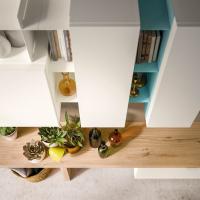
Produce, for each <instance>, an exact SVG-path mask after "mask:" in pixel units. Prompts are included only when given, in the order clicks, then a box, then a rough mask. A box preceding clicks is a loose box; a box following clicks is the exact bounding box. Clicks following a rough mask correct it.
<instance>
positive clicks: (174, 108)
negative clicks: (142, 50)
mask: <svg viewBox="0 0 200 200" xmlns="http://www.w3.org/2000/svg"><path fill="white" fill-rule="evenodd" d="M199 36H200V27H178V28H177V30H176V33H175V37H174V41H173V44H172V47H171V49H170V52H169V54H168V53H167V55H165V58H164V60H165V59H166V63H165V65H166V66H165V69H164V71H163V73H162V74H161V75H160V77H158V80H161V81H158V83H157V85H159V86H158V87H156V91H155V96H154V97H153V101H152V103H151V104H152V105H150V109H149V111H148V114H147V125H148V126H149V127H190V126H191V124H192V122H193V120H194V119H195V117H196V116H197V114H198V112H199V110H200V89H199V86H200V78H199V75H200V64H199V63H200V62H199V58H200V39H199ZM161 76H162V77H161Z"/></svg>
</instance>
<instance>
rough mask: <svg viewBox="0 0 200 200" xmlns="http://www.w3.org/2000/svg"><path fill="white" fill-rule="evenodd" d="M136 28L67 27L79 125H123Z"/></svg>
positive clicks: (135, 44)
mask: <svg viewBox="0 0 200 200" xmlns="http://www.w3.org/2000/svg"><path fill="white" fill-rule="evenodd" d="M139 29H140V27H139V26H135V27H72V28H71V37H72V49H73V57H74V62H75V76H76V82H77V95H78V102H79V112H80V118H81V124H82V126H83V127H123V126H124V125H125V120H126V114H127V107H128V101H129V93H130V87H131V80H132V75H133V66H134V62H135V55H136V49H137V43H138V36H139Z"/></svg>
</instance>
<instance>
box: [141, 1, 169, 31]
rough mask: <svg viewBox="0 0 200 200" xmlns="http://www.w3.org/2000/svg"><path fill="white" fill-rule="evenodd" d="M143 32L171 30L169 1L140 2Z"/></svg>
mask: <svg viewBox="0 0 200 200" xmlns="http://www.w3.org/2000/svg"><path fill="white" fill-rule="evenodd" d="M139 11H140V20H141V29H142V30H169V29H170V20H169V11H168V2H167V0H150V1H147V0H139Z"/></svg>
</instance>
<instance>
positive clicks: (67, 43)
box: [64, 30, 72, 62]
mask: <svg viewBox="0 0 200 200" xmlns="http://www.w3.org/2000/svg"><path fill="white" fill-rule="evenodd" d="M64 36H65V46H66V50H67V59H68V61H69V62H71V61H72V51H71V41H70V32H69V31H68V30H65V31H64Z"/></svg>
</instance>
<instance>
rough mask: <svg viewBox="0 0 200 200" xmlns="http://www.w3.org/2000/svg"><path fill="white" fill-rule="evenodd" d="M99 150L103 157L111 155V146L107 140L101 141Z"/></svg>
mask: <svg viewBox="0 0 200 200" xmlns="http://www.w3.org/2000/svg"><path fill="white" fill-rule="evenodd" d="M98 152H99V156H100V157H101V158H107V157H108V156H109V148H108V146H107V145H106V143H105V141H101V144H100V146H99V148H98Z"/></svg>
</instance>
